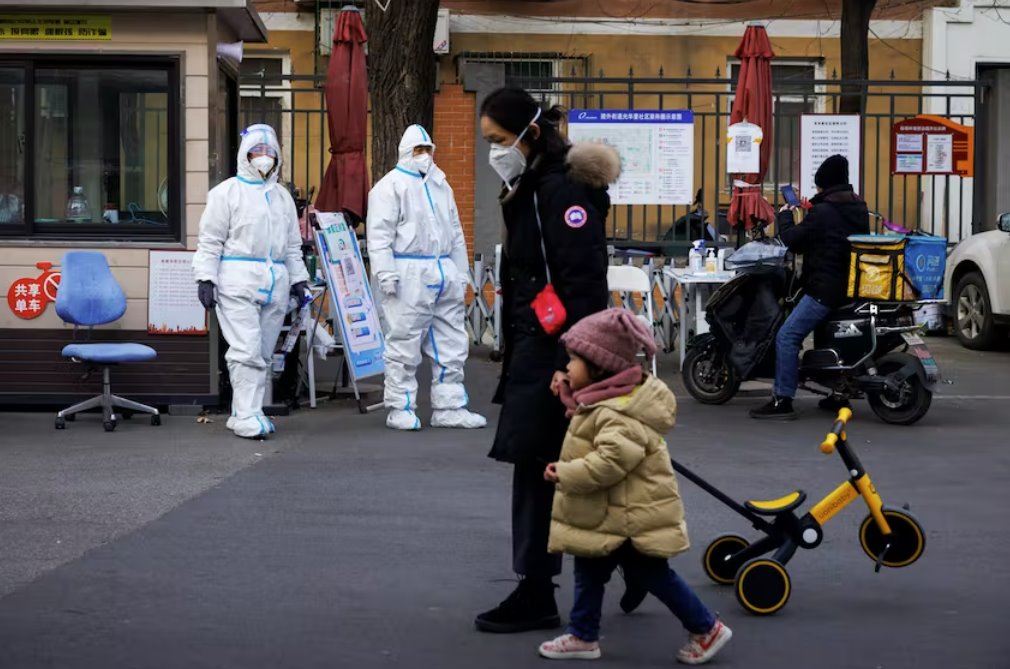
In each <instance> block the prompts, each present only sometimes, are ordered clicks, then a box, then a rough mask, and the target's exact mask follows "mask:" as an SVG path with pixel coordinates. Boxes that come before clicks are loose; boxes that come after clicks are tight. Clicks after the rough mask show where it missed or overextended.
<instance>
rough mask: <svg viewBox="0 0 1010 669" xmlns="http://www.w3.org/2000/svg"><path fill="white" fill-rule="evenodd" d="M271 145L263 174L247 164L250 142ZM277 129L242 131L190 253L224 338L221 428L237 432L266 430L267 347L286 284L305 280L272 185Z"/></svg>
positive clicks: (295, 237) (289, 218)
mask: <svg viewBox="0 0 1010 669" xmlns="http://www.w3.org/2000/svg"><path fill="white" fill-rule="evenodd" d="M260 144H266V145H267V146H269V147H271V148H272V149H273V154H274V155H275V156H276V164H275V166H274V169H273V171H271V172H270V173H269V175H268V176H267V177H266V178H264V177H263V176H262V175H261V174H260V172H259V171H258V170H257V169H256V168H255V167H253V165H252V164H251V163H250V162H249V157H248V154H249V152H250V150H251V149H253V147H255V146H257V145H260ZM280 156H281V151H280V143H279V142H278V141H277V134H276V133H275V132H274V130H273V129H272V128H271V127H270V126H267V125H253V126H250V127H249V128H247V129H246V131H245V132H244V133H243V137H242V146H241V147H240V148H239V152H238V175H237V176H234V177H232V178H230V179H227V180H225V181H223V182H221V183H220V184H218V185H217V186H215V187H214V188H213V189H212V190H211V191H210V193H209V194H208V195H207V208H206V209H205V210H204V213H203V217H202V218H201V219H200V237H199V240H198V242H197V251H196V254H195V257H194V258H193V274H194V278H195V279H196V280H197V281H198V282H199V281H211V282H213V283H214V285H215V286H216V287H217V318H218V321H219V322H220V324H221V330H222V332H223V334H224V338H225V339H226V340H227V342H228V352H227V354H226V355H225V360H227V363H228V374H229V376H230V378H231V385H232V390H233V395H232V415H231V418H229V419H228V428H229V429H231V430H232V431H233V432H234V433H235V434H237V435H238V436H240V437H259V436H265V435H266V434H268V433H270V432H273V431H274V425H273V422H272V421H271V420H270V419H269V418H267V417H266V416H264V415H263V395H264V393H265V390H266V384H267V382H268V376H269V373H270V364H271V359H272V357H273V352H274V347H275V345H276V343H277V337H278V336H279V334H280V331H281V327H282V326H283V324H284V315H285V313H286V312H287V311H288V295H289V291H290V289H291V286H292V285H293V284H296V283H299V282H303V281H308V279H309V276H308V271H307V270H306V269H305V263H304V262H303V261H302V250H301V245H302V239H301V234H300V232H299V228H298V214H297V210H296V209H295V203H294V200H293V199H292V198H291V195H290V194H289V193H288V191H287V190H285V189H284V188H283V187H281V186H279V185H278V184H277V177H278V174H279V173H280V165H281V158H280Z"/></svg>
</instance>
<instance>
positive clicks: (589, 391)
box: [561, 366, 644, 418]
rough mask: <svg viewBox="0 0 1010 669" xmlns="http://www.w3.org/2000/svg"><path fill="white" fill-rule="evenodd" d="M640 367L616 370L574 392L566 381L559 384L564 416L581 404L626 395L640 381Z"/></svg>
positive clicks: (570, 413)
mask: <svg viewBox="0 0 1010 669" xmlns="http://www.w3.org/2000/svg"><path fill="white" fill-rule="evenodd" d="M643 376H644V373H643V372H642V368H641V367H638V366H635V367H629V368H627V369H626V370H624V371H623V372H617V373H616V374H614V375H613V376H608V377H607V378H605V379H603V380H602V381H597V382H596V383H594V384H592V385H588V386H586V387H585V388H582V389H581V390H576V391H575V392H574V393H573V392H572V389H571V388H570V387H569V386H568V384H567V383H562V384H561V403H562V404H564V405H565V407H567V411H565V416H567V417H568V418H571V417H572V415H574V414H575V410H576V409H578V408H579V406H581V405H589V404H596V403H597V402H602V401H604V400H609V399H612V398H614V397H620V396H621V395H627V394H628V393H630V392H631V391H632V390H634V389H635V387H636V386H638V385H639V384H640V383H641V382H642V377H643Z"/></svg>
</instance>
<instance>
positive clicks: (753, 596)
mask: <svg viewBox="0 0 1010 669" xmlns="http://www.w3.org/2000/svg"><path fill="white" fill-rule="evenodd" d="M735 589H736V599H737V601H738V602H740V606H742V607H744V608H745V609H747V610H748V611H750V612H751V613H753V614H754V615H758V616H768V615H771V614H773V613H776V612H778V611H779V610H780V609H782V607H783V606H785V605H786V602H788V601H789V594H790V592H792V582H791V581H790V580H789V573H788V572H787V571H786V568H785V567H783V566H782V565H781V564H779V563H778V562H776V561H775V560H771V559H768V558H754V559H753V560H748V561H747V562H745V563H744V564H743V566H742V567H740V571H739V572H737V575H736V588H735Z"/></svg>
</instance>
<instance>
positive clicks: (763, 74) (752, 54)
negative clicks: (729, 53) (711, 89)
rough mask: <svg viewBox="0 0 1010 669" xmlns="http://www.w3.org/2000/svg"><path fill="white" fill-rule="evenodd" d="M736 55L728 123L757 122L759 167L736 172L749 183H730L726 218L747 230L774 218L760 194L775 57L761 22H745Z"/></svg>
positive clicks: (769, 148) (769, 146) (769, 133)
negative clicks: (737, 65) (736, 72)
mask: <svg viewBox="0 0 1010 669" xmlns="http://www.w3.org/2000/svg"><path fill="white" fill-rule="evenodd" d="M735 55H736V57H737V58H739V59H740V73H739V75H738V76H737V82H736V98H734V100H733V111H732V113H731V114H730V123H731V124H732V123H741V122H743V121H744V120H746V121H749V122H750V123H753V124H754V125H758V126H761V133H762V135H763V139H762V141H761V147H760V151H761V168H760V169H761V171H760V172H758V173H757V174H736V175H734V177H735V181H739V182H745V183H746V184H752V185H750V186H741V185H739V184H736V183H735V184H734V186H733V199H732V201H731V202H730V205H729V214H728V215H727V217H726V218H727V220H728V221H729V224H730V225H732V226H733V227H736V228H738V229H739V227H740V226H741V225H743V226H744V228H745V229H747V230H750V229H751V228H752V227H754V223H755V221H766V222H769V223H770V222H771V221H774V220H775V210H774V209H773V208H772V206H771V205H770V204H768V201H767V200H765V199H764V197H763V196H762V195H761V184H763V183H764V178H765V174H767V173H768V160H769V158H771V151H772V64H771V60H772V58H774V57H775V53H774V52H773V51H772V45H771V42H770V41H769V40H768V32H767V31H766V30H765V29H764V26H747V30H746V31H745V32H744V34H743V39H742V40H740V46H739V47H737V50H736V54H735Z"/></svg>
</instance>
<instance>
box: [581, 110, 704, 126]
mask: <svg viewBox="0 0 1010 669" xmlns="http://www.w3.org/2000/svg"><path fill="white" fill-rule="evenodd" d="M568 122H569V123H694V112H692V111H691V110H690V109H667V110H661V109H573V110H571V111H570V112H568Z"/></svg>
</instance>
